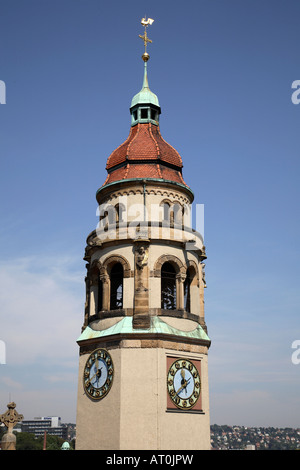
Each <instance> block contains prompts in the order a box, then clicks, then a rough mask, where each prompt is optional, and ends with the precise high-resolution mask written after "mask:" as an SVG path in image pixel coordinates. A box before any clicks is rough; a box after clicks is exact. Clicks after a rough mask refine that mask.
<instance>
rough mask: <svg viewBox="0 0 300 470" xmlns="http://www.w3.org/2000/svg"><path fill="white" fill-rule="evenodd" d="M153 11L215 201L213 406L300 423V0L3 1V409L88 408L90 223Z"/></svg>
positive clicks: (134, 86)
mask: <svg viewBox="0 0 300 470" xmlns="http://www.w3.org/2000/svg"><path fill="white" fill-rule="evenodd" d="M145 14H147V16H150V17H151V18H154V19H155V22H154V23H153V25H152V26H151V28H150V29H149V31H148V33H149V37H150V38H151V39H152V40H153V43H152V44H151V45H150V47H149V53H150V56H151V59H150V62H149V66H148V75H149V83H150V88H151V90H152V91H153V92H154V93H156V94H157V95H158V97H159V101H160V105H161V108H162V115H161V119H160V127H161V132H162V135H163V137H164V138H165V140H167V141H168V142H169V143H170V144H171V145H173V146H174V147H175V148H176V149H177V150H178V151H179V153H180V154H181V156H182V158H183V161H184V170H183V175H184V179H185V181H186V182H187V184H189V186H190V187H191V188H192V189H193V191H194V193H195V203H199V204H204V205H205V245H206V247H207V255H208V259H207V262H206V280H207V286H208V287H207V289H206V291H205V294H206V298H205V308H206V322H207V325H208V332H209V335H210V337H211V340H212V346H211V349H210V354H209V379H210V405H211V422H212V424H213V423H217V424H240V425H246V426H268V425H270V426H279V427H285V426H293V427H298V426H299V423H300V420H299V418H300V406H299V395H300V393H299V392H300V364H299V365H295V364H293V363H292V361H291V356H292V352H293V350H292V349H291V345H292V342H293V341H294V340H297V339H300V331H299V305H300V293H299V281H300V279H299V262H300V254H299V208H298V205H299V169H300V168H299V137H298V136H299V125H300V105H298V106H297V105H294V104H293V103H292V101H291V95H292V91H293V90H292V88H291V85H292V82H293V81H294V80H299V79H300V70H299V58H298V49H297V46H298V44H299V39H300V30H299V14H300V4H299V2H298V1H296V0H295V1H294V0H287V1H286V2H283V1H277V0H251V1H250V0H249V1H248V0H242V1H241V0H197V1H195V0H191V1H186V2H181V1H177V0H175V1H174V0H173V1H172V2H171V1H169V0H165V1H164V2H159V1H156V0H155V1H152V2H151V3H150V4H149V2H143V1H141V0H140V1H127V2H120V1H111V2H104V1H100V0H51V1H50V0H27V1H26V2H25V1H24V0H2V1H1V3H0V63H1V66H0V80H3V81H4V82H5V84H6V104H5V105H2V106H1V107H0V149H1V153H0V155H1V171H0V197H1V203H0V218H1V226H0V279H1V282H0V286H1V288H0V339H1V340H2V341H4V342H5V344H6V353H7V357H6V364H0V408H1V409H2V410H3V411H2V412H4V411H5V409H6V404H7V402H8V400H9V399H12V400H14V401H15V402H16V403H17V409H18V411H19V412H20V413H22V414H23V415H24V416H25V418H32V417H34V416H45V415H55V416H56V415H59V416H61V417H62V421H64V422H67V421H71V422H74V421H75V417H76V393H77V367H78V365H77V363H78V347H77V344H76V339H77V338H78V336H79V334H80V329H81V325H82V322H83V309H84V296H85V293H84V289H85V287H84V276H85V262H84V261H83V260H82V258H83V255H84V248H85V240H86V236H87V235H88V233H89V232H90V231H92V230H93V229H94V228H95V227H96V223H97V218H96V208H97V207H96V199H95V193H96V190H97V189H98V188H99V187H100V186H101V185H102V184H103V182H104V180H105V178H106V171H105V164H106V160H107V158H108V156H109V155H110V153H111V152H112V151H113V150H114V149H115V148H116V147H117V146H118V145H119V144H121V143H122V142H123V141H124V140H125V139H126V137H127V136H128V133H129V127H130V115H129V106H130V102H131V99H132V97H133V96H134V95H135V94H136V93H137V92H138V91H139V90H140V88H141V85H142V75H143V63H142V60H141V54H142V53H143V44H142V41H141V40H140V39H139V38H138V35H139V34H142V33H143V29H142V27H141V25H140V19H141V18H142V17H143V16H144V15H145ZM0 411H1V410H0Z"/></svg>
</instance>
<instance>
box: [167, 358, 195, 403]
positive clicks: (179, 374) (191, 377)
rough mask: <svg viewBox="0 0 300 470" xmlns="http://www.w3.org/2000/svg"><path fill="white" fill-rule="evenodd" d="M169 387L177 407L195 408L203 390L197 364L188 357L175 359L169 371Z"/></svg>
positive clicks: (170, 394)
mask: <svg viewBox="0 0 300 470" xmlns="http://www.w3.org/2000/svg"><path fill="white" fill-rule="evenodd" d="M167 388H168V393H169V396H170V398H171V400H172V402H173V403H174V404H175V405H176V407H177V408H180V409H183V410H189V409H191V408H193V407H194V406H195V404H196V403H197V401H198V399H199V397H200V391H201V381H200V375H199V372H198V369H197V367H196V366H195V364H193V362H191V361H189V360H188V359H177V360H176V361H174V362H173V364H172V365H171V366H170V368H169V371H168V376H167Z"/></svg>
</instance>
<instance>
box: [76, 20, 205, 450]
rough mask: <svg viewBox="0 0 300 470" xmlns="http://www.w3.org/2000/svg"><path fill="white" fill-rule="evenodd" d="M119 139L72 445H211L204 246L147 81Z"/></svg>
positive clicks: (103, 212)
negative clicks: (125, 134) (124, 134)
mask: <svg viewBox="0 0 300 470" xmlns="http://www.w3.org/2000/svg"><path fill="white" fill-rule="evenodd" d="M152 23H153V20H152V19H150V18H149V19H146V18H143V19H142V25H143V26H144V27H145V30H144V35H143V36H140V37H141V38H142V39H143V40H144V45H145V52H144V54H143V56H142V59H143V63H144V78H143V85H142V89H141V90H140V92H139V93H137V94H136V95H135V96H134V97H133V99H132V102H131V106H130V114H131V127H130V132H129V136H128V138H127V139H126V140H125V142H124V143H122V144H121V145H119V146H118V147H117V148H116V149H115V150H114V151H113V152H112V153H111V155H110V156H109V157H108V160H107V164H106V170H107V177H106V180H105V181H104V183H103V184H102V186H101V187H100V188H99V189H98V191H97V193H96V199H97V203H98V211H99V212H98V215H99V224H98V226H97V228H96V230H94V231H93V232H91V233H90V234H89V235H88V237H87V246H86V250H85V257H84V259H85V260H86V262H87V264H86V268H87V275H86V279H85V282H86V301H85V313H84V322H83V327H82V331H81V335H80V337H79V338H78V340H77V343H78V345H79V379H78V399H77V420H76V449H79V450H90V449H91V450H105V449H107V450H142V449H145V450H159V449H165V450H171V449H175V450H176V449H194V450H202V449H203V450H208V449H210V419H209V390H208V366H207V355H208V349H209V346H210V339H209V337H208V335H207V328H206V323H205V317H204V288H205V287H206V284H205V277H204V263H203V262H204V260H205V259H206V254H205V246H204V244H203V243H204V242H203V238H202V236H201V234H200V233H198V232H197V231H195V230H194V229H193V228H192V226H191V223H192V217H191V214H192V210H191V207H192V206H191V205H192V202H193V199H194V195H193V192H192V190H191V189H190V188H189V186H188V185H187V184H186V182H185V181H184V179H183V175H182V167H183V164H182V159H181V157H180V155H179V153H178V152H177V151H176V150H175V149H174V148H173V147H172V146H171V145H170V144H168V143H167V142H166V141H165V140H164V139H163V137H162V135H161V132H160V126H159V121H160V115H161V107H160V104H159V100H158V97H157V96H156V95H155V94H154V93H153V92H152V91H151V90H150V88H149V83H148V70H147V67H148V61H149V58H150V56H149V54H148V52H147V45H148V43H150V42H151V40H150V39H149V38H148V36H147V28H148V26H149V25H151V24H152Z"/></svg>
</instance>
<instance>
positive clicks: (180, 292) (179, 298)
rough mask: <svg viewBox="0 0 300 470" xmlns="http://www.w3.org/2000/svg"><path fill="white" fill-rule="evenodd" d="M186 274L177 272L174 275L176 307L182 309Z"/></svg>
mask: <svg viewBox="0 0 300 470" xmlns="http://www.w3.org/2000/svg"><path fill="white" fill-rule="evenodd" d="M185 278H186V274H184V273H178V274H177V275H176V309H177V310H183V309H184V281H185Z"/></svg>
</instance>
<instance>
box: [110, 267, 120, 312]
mask: <svg viewBox="0 0 300 470" xmlns="http://www.w3.org/2000/svg"><path fill="white" fill-rule="evenodd" d="M109 277H110V310H118V309H121V308H123V277H124V276H123V266H122V264H121V263H116V264H114V266H113V267H112V269H111V271H110V276H109Z"/></svg>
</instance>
